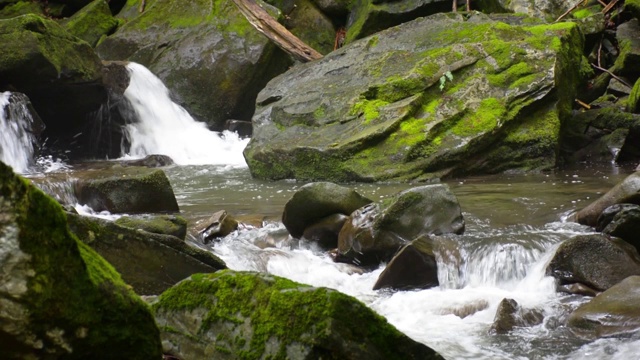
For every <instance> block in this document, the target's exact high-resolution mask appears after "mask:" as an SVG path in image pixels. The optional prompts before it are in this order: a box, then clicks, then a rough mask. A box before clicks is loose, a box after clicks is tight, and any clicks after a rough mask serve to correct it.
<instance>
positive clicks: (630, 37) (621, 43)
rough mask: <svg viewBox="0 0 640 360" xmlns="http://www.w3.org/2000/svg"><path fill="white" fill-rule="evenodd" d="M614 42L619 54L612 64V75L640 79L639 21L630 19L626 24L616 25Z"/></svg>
mask: <svg viewBox="0 0 640 360" xmlns="http://www.w3.org/2000/svg"><path fill="white" fill-rule="evenodd" d="M616 40H618V48H619V49H620V54H619V55H618V58H617V59H616V62H615V64H613V69H611V70H612V71H613V72H614V73H616V74H618V75H621V76H625V77H629V78H632V79H637V78H638V77H640V69H638V64H639V63H640V20H638V19H632V20H630V21H627V22H626V23H623V24H620V25H618V28H617V29H616Z"/></svg>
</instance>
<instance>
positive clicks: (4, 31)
mask: <svg viewBox="0 0 640 360" xmlns="http://www.w3.org/2000/svg"><path fill="white" fill-rule="evenodd" d="M0 44H2V51H1V52H0V91H3V90H4V89H12V91H19V92H22V93H24V94H26V95H27V96H28V97H29V99H31V102H32V103H33V106H34V107H35V109H36V110H37V111H38V114H39V115H40V117H41V118H42V120H43V121H44V123H45V124H47V130H46V134H47V135H46V136H47V137H48V138H49V140H50V142H51V143H56V142H59V143H63V144H81V143H83V142H90V141H89V136H88V134H89V133H90V131H85V130H86V129H85V126H87V118H88V117H89V115H90V114H95V112H96V111H97V110H98V109H99V108H100V106H101V105H102V103H103V102H105V101H106V100H107V90H106V89H105V87H104V85H103V84H102V82H101V79H102V63H101V62H100V59H99V58H98V56H97V55H96V54H95V53H94V51H93V49H92V48H91V46H90V45H89V44H87V43H86V42H85V41H82V40H80V39H78V38H76V37H75V36H73V35H71V34H69V33H68V32H67V31H66V30H65V29H64V28H63V27H62V26H60V25H59V24H57V23H56V22H54V21H52V20H47V19H44V18H41V17H39V16H37V15H33V14H29V15H23V16H19V17H15V18H12V19H8V20H0ZM79 133H82V134H81V136H80V137H77V136H78V134H79ZM65 150H69V153H68V155H69V156H71V157H73V156H75V155H78V154H79V155H81V156H86V155H87V153H86V150H79V149H78V148H77V147H76V146H68V145H67V146H65Z"/></svg>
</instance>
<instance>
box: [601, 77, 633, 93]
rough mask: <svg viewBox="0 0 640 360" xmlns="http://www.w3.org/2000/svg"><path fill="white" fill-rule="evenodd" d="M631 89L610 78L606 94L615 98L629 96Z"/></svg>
mask: <svg viewBox="0 0 640 360" xmlns="http://www.w3.org/2000/svg"><path fill="white" fill-rule="evenodd" d="M630 93H631V88H630V87H629V85H627V84H625V83H622V82H620V80H618V79H615V78H611V80H610V81H609V86H608V87H607V94H613V95H616V96H629V94H630Z"/></svg>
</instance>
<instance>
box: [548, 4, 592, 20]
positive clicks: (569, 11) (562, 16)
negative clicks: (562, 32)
mask: <svg viewBox="0 0 640 360" xmlns="http://www.w3.org/2000/svg"><path fill="white" fill-rule="evenodd" d="M584 2H586V0H580V1H578V2H577V3H576V4H575V5H573V6H572V7H571V8H570V9H569V10H567V11H566V12H565V13H564V14H562V15H560V17H559V18H557V19H556V21H555V22H558V21H560V20H562V19H563V18H564V17H565V16H567V15H569V14H570V13H571V12H572V11H573V10H575V9H577V8H578V6H580V5H581V4H582V3H584Z"/></svg>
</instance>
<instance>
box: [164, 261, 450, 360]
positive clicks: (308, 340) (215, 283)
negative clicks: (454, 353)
mask: <svg viewBox="0 0 640 360" xmlns="http://www.w3.org/2000/svg"><path fill="white" fill-rule="evenodd" d="M152 308H153V310H154V312H155V316H156V321H157V322H158V326H159V327H160V329H161V336H162V340H163V347H164V351H165V353H167V354H170V355H173V356H177V357H178V358H180V359H203V360H206V359H216V360H227V359H229V360H231V359H289V360H303V359H345V360H356V359H361V360H378V359H379V360H386V359H421V360H431V359H442V357H441V356H440V355H438V354H437V353H436V352H435V351H434V350H432V349H430V348H428V347H427V346H426V345H423V344H420V343H418V342H416V341H414V340H411V339H410V338H409V337H407V336H406V335H404V334H402V333H400V332H399V331H398V330H397V329H396V328H394V327H393V326H392V325H390V324H389V323H387V321H386V320H385V319H384V318H383V317H381V316H379V315H378V314H376V313H375V312H374V311H372V310H371V309H369V308H368V307H367V306H366V305H364V304H363V303H361V302H360V301H358V300H357V299H355V298H352V297H350V296H348V295H345V294H342V293H340V292H338V291H335V290H331V289H327V288H313V287H310V286H307V285H302V284H298V283H295V282H293V281H290V280H287V279H284V278H280V277H276V276H271V275H266V274H260V273H251V272H234V271H230V270H224V271H219V272H217V273H214V274H197V275H193V276H191V277H190V278H189V279H186V280H184V281H183V282H181V283H179V284H178V285H176V286H174V287H172V288H171V289H169V290H167V291H166V292H164V293H163V294H162V295H161V296H160V297H159V299H158V300H157V302H156V303H154V304H153V305H152Z"/></svg>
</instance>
